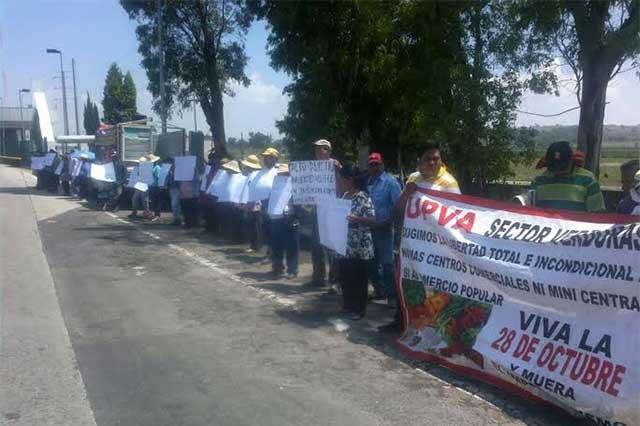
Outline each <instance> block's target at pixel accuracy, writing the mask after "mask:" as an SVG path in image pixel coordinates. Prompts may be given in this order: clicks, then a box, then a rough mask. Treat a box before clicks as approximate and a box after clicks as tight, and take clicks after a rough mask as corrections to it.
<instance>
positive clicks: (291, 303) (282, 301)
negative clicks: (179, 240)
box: [105, 212, 297, 307]
mask: <svg viewBox="0 0 640 426" xmlns="http://www.w3.org/2000/svg"><path fill="white" fill-rule="evenodd" d="M105 213H106V214H108V215H109V216H111V217H112V218H114V219H115V220H117V221H118V222H120V223H125V224H127V225H129V226H132V227H134V228H135V229H136V230H137V231H139V232H141V233H142V234H143V235H146V236H147V237H149V238H151V239H154V240H156V241H162V238H161V237H160V236H159V235H158V234H155V233H153V232H151V231H146V230H144V229H141V228H140V226H138V225H136V224H135V223H132V222H129V221H127V220H124V219H121V218H120V217H118V215H116V214H114V213H111V212H105ZM167 247H169V248H170V249H171V250H173V251H175V252H177V253H179V254H180V255H182V256H184V257H186V258H188V259H191V260H193V261H195V262H197V263H199V264H200V265H202V266H204V267H205V268H208V269H210V270H212V271H214V272H216V273H218V274H220V275H222V276H224V277H225V278H227V279H229V280H231V281H234V282H236V283H238V284H241V285H243V286H245V287H247V288H249V289H251V290H253V291H254V292H256V293H257V294H258V295H259V296H260V297H261V298H264V299H269V300H272V301H274V302H276V303H278V304H279V305H282V306H288V307H295V306H296V304H297V302H296V301H295V300H293V299H290V298H288V297H282V296H280V295H279V294H277V293H276V292H273V291H271V290H266V289H264V288H260V287H258V286H255V285H253V284H251V283H248V282H247V281H244V280H243V279H242V278H240V277H239V276H237V275H236V274H234V273H233V272H231V271H229V270H228V269H225V268H222V267H220V266H218V265H217V264H215V263H213V262H211V261H210V260H208V259H206V258H204V257H202V256H200V255H198V254H196V253H193V252H192V251H190V250H187V249H186V248H184V247H181V246H179V245H177V244H173V243H169V244H167ZM136 275H138V274H136ZM141 275H142V274H141Z"/></svg>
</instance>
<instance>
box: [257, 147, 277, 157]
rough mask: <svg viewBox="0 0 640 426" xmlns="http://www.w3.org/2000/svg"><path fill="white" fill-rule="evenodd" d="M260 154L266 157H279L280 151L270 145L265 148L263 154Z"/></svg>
mask: <svg viewBox="0 0 640 426" xmlns="http://www.w3.org/2000/svg"><path fill="white" fill-rule="evenodd" d="M260 155H262V156H264V157H276V158H277V157H279V156H280V153H279V152H278V150H277V149H275V148H271V147H269V148H267V149H265V150H264V152H263V153H262V154H260Z"/></svg>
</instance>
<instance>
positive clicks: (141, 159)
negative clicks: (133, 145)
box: [137, 155, 149, 163]
mask: <svg viewBox="0 0 640 426" xmlns="http://www.w3.org/2000/svg"><path fill="white" fill-rule="evenodd" d="M137 161H138V163H144V162H146V161H149V160H147V156H146V155H143V156H142V157H140V158H138V160H137Z"/></svg>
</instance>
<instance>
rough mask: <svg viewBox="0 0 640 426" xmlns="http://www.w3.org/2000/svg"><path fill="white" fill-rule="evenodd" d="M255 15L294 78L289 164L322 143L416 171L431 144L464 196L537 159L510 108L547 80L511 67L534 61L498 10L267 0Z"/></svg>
mask: <svg viewBox="0 0 640 426" xmlns="http://www.w3.org/2000/svg"><path fill="white" fill-rule="evenodd" d="M255 11H256V13H257V14H258V16H259V17H262V18H265V19H266V20H267V22H268V23H269V28H270V29H271V34H270V36H269V41H268V46H269V52H270V55H271V60H272V65H273V66H274V67H275V68H276V69H279V70H283V71H285V72H287V73H288V74H289V75H291V76H292V78H293V83H292V84H291V85H290V86H289V87H287V88H286V91H287V93H288V94H289V95H290V98H291V101H290V104H289V106H288V110H287V115H286V116H285V118H284V119H283V120H282V121H280V122H279V123H278V127H279V129H280V131H281V132H282V133H284V134H285V140H284V141H285V144H286V145H287V147H288V149H289V150H290V152H291V156H292V158H303V157H307V158H308V157H310V156H311V155H312V152H313V150H312V148H311V145H310V144H311V142H312V141H313V140H315V139H318V138H321V137H324V138H327V139H329V140H331V141H332V143H333V144H334V146H335V148H334V151H335V155H336V156H337V157H338V158H341V159H354V158H355V157H356V155H357V152H358V148H359V147H360V146H368V147H369V148H370V149H371V150H376V151H380V152H382V153H383V155H384V156H385V158H386V162H387V166H388V167H389V168H391V169H395V170H397V169H398V168H399V167H400V166H402V167H404V168H405V169H408V170H411V171H412V170H413V169H414V168H415V161H416V156H417V153H418V152H419V146H420V145H421V144H422V143H424V142H425V141H426V140H428V139H438V140H440V141H441V142H442V144H443V146H444V148H445V149H444V153H445V156H446V159H447V163H448V164H449V166H451V167H452V168H453V169H454V171H455V173H456V175H457V176H458V178H459V180H460V182H461V184H462V186H463V188H464V189H465V190H484V188H485V185H486V182H487V181H491V180H493V179H497V178H500V177H504V176H508V175H509V174H510V173H511V170H510V168H511V167H512V161H513V160H514V159H515V160H519V159H521V158H527V157H530V156H531V155H532V152H533V143H532V142H531V140H530V139H528V136H530V134H529V133H528V132H519V131H516V130H514V121H515V108H516V107H517V105H518V103H519V100H520V97H521V95H522V92H523V90H524V89H525V88H526V87H528V85H530V84H533V83H531V81H533V79H534V77H535V79H536V81H535V85H536V86H538V87H539V88H540V90H543V89H547V87H550V86H553V81H552V79H551V77H550V76H549V75H545V74H544V73H536V74H535V75H534V76H532V78H531V79H529V80H525V81H521V80H520V75H519V74H518V72H517V69H518V67H520V66H524V64H528V63H532V62H535V60H536V59H539V58H538V57H536V55H535V52H532V53H528V54H526V55H525V54H522V55H519V54H517V53H518V52H516V50H517V48H516V46H518V43H517V40H515V39H514V38H513V37H507V36H506V34H505V32H506V31H507V28H508V25H507V23H506V21H504V20H502V19H500V18H499V17H500V16H501V15H500V13H502V12H503V11H502V6H501V4H500V3H499V2H497V1H496V2H489V1H484V2H466V1H459V2H366V1H351V2H305V3H301V2H279V1H263V2H260V3H258V4H257V6H256V7H255ZM514 142H515V143H514Z"/></svg>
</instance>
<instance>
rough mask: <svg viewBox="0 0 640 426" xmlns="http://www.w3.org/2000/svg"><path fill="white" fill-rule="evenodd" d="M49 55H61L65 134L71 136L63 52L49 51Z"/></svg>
mask: <svg viewBox="0 0 640 426" xmlns="http://www.w3.org/2000/svg"><path fill="white" fill-rule="evenodd" d="M47 53H55V54H58V55H60V75H61V77H62V112H63V114H64V134H65V135H68V134H69V117H68V115H67V84H66V83H65V81H64V67H63V65H62V51H61V50H58V49H47Z"/></svg>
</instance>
